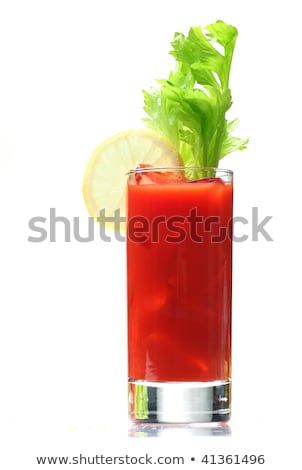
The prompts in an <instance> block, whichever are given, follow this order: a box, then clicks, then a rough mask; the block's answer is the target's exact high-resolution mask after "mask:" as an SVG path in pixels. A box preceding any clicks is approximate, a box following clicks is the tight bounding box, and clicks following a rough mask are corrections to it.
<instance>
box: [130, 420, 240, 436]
mask: <svg viewBox="0 0 302 470" xmlns="http://www.w3.org/2000/svg"><path fill="white" fill-rule="evenodd" d="M231 434H232V432H231V428H230V426H229V425H228V424H226V423H215V424H206V425H205V424H150V423H149V424H146V423H131V426H130V428H129V437H173V436H174V437H180V436H181V437H188V436H193V437H194V436H219V437H220V436H231Z"/></svg>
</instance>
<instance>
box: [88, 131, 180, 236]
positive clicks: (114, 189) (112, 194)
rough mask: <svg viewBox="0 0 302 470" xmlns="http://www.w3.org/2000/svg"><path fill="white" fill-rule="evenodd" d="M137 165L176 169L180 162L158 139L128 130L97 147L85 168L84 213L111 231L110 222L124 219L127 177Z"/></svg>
mask: <svg viewBox="0 0 302 470" xmlns="http://www.w3.org/2000/svg"><path fill="white" fill-rule="evenodd" d="M138 164H149V165H152V166H155V167H159V166H177V165H181V158H180V156H179V155H178V153H177V151H176V150H175V149H173V148H172V147H171V145H170V144H169V143H168V142H166V141H165V140H164V139H163V138H162V137H161V136H158V135H157V134H155V133H153V132H149V131H145V130H129V131H124V132H120V133H118V134H116V135H114V136H112V137H111V138H109V139H108V140H106V141H105V142H103V143H102V144H100V145H99V146H98V147H97V148H96V149H95V150H94V152H93V154H92V156H91V158H90V160H89V162H88V164H87V168H86V171H85V175H84V181H83V196H84V201H85V204H86V207H87V210H88V212H89V214H90V215H91V216H92V217H94V218H95V219H97V220H98V221H101V222H103V223H105V225H106V226H107V227H109V228H114V220H116V219H114V218H116V217H119V218H121V219H122V218H124V217H125V216H126V186H127V173H128V172H129V171H130V170H133V169H135V167H136V166H137V165H138ZM100 213H102V217H101V220H100V219H99V217H100ZM104 215H105V221H104V217H103V216H104ZM119 226H120V228H122V229H124V228H125V222H124V221H122V222H121V221H119Z"/></svg>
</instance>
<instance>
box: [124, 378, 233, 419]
mask: <svg viewBox="0 0 302 470" xmlns="http://www.w3.org/2000/svg"><path fill="white" fill-rule="evenodd" d="M230 416H231V382H230V380H228V381H215V382H145V381H142V380H132V379H129V418H130V419H131V420H132V421H135V422H145V423H210V422H225V421H228V420H229V419H230Z"/></svg>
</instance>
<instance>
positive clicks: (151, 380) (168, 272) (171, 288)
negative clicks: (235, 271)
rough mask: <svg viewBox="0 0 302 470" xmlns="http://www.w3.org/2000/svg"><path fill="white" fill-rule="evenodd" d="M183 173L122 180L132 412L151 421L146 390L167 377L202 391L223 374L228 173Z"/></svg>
mask: <svg viewBox="0 0 302 470" xmlns="http://www.w3.org/2000/svg"><path fill="white" fill-rule="evenodd" d="M186 171H188V170H186ZM195 171H196V170H195ZM182 173H184V172H182V171H179V170H178V171H177V172H176V173H175V174H176V177H174V176H173V174H172V173H171V172H170V171H169V172H167V171H166V172H162V171H154V170H153V171H151V170H149V172H147V171H146V170H141V172H140V171H137V172H136V173H134V174H132V175H131V176H130V178H129V182H128V206H127V207H128V212H127V220H128V222H127V223H128V231H127V266H128V365H129V369H128V372H129V381H130V384H131V385H130V402H131V400H132V405H133V403H134V405H133V406H132V408H131V411H130V415H131V417H132V418H133V419H135V418H137V417H138V418H139V419H140V418H141V419H149V420H153V418H154V417H153V418H152V410H150V402H154V401H155V402H158V396H157V397H156V396H155V397H154V394H155V395H160V393H162V392H159V393H158V391H159V390H160V388H161V387H165V385H166V387H165V389H167V385H171V384H173V383H174V384H177V385H179V384H183V385H184V387H185V388H186V390H187V389H188V388H190V386H191V384H192V383H194V384H193V386H194V388H195V389H196V385H198V384H199V385H200V387H201V388H203V387H204V388H206V389H207V394H208V392H209V390H208V388H209V387H211V384H214V383H215V384H216V385H217V384H218V383H219V384H223V385H225V384H229V383H230V376H231V372H230V367H231V364H230V361H231V283H232V278H231V276H232V272H231V265H232V241H231V220H232V200H233V187H232V174H231V172H227V171H224V170H217V171H215V176H214V177H212V176H211V177H208V176H205V175H207V174H208V173H207V172H205V171H203V170H200V172H199V173H200V174H198V171H196V176H195V178H196V179H194V180H187V179H186V177H185V176H183V174H182ZM212 173H213V172H212ZM171 175H172V176H171ZM202 176H203V177H202ZM133 384H138V390H135V385H133ZM131 386H132V389H131ZM133 387H134V388H133ZM142 387H146V388H145V389H144V388H142ZM152 389H154V390H153V391H152ZM173 393H174V392H173ZM219 393H220V392H219ZM223 393H224V392H223ZM135 394H136V396H135ZM138 394H139V395H140V397H138V396H137V395H138ZM195 394H196V392H195ZM151 395H152V396H151ZM227 395H228V393H227ZM226 400H227V401H229V396H227V397H224V396H220V401H221V403H222V404H223V405H225V403H226ZM194 401H195V402H196V396H195V397H194ZM138 403H140V405H138ZM157 404H158V403H157ZM152 406H153V408H154V406H155V408H156V403H155V405H154V403H153V405H152ZM152 406H151V408H152ZM211 406H212V405H211ZM219 406H220V405H219ZM135 407H136V408H137V407H142V408H144V407H145V408H146V409H145V410H144V409H140V410H135ZM228 408H229V403H228ZM153 411H154V410H153ZM161 411H162V413H163V415H164V410H161ZM216 411H217V410H216ZM194 413H195V412H194ZM207 413H208V410H207ZM155 414H157V415H158V412H157V413H155ZM216 414H217V413H216ZM218 414H219V413H218ZM195 415H196V413H195ZM197 415H198V419H197V420H198V421H202V419H201V416H200V413H198V412H197ZM159 418H160V417H159V416H157V418H156V420H160V419H159ZM207 418H208V415H207ZM163 420H165V419H163ZM189 420H192V421H194V419H193V418H192V417H191V418H190V419H189ZM208 420H209V419H206V421H208ZM212 420H215V419H212Z"/></svg>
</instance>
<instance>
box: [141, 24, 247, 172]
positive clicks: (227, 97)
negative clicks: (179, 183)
mask: <svg viewBox="0 0 302 470" xmlns="http://www.w3.org/2000/svg"><path fill="white" fill-rule="evenodd" d="M236 38H237V29H236V28H234V27H233V26H230V25H227V24H226V23H224V22H223V21H217V22H216V23H214V24H211V25H208V26H207V27H206V28H204V29H202V28H201V27H193V28H191V29H190V31H189V34H188V36H187V37H186V36H184V35H183V34H182V33H176V34H175V36H174V41H173V42H172V46H173V50H172V51H171V54H172V55H173V56H174V58H175V59H176V67H175V69H174V70H173V71H171V72H170V74H169V78H168V79H167V80H159V81H158V85H159V86H158V87H153V88H151V90H150V91H149V92H147V91H144V92H143V93H144V110H145V112H146V114H147V116H148V117H146V118H144V121H145V122H146V124H147V126H148V127H150V128H151V129H153V130H154V131H156V132H157V133H159V134H162V135H163V136H165V137H166V138H167V139H168V140H169V141H170V142H171V144H172V145H174V147H175V148H176V149H177V150H178V152H179V153H180V154H181V156H182V158H183V162H184V164H185V165H187V166H188V165H200V166H215V167H216V166H218V162H219V160H220V159H221V158H223V157H224V156H225V155H227V154H228V153H230V152H233V151H235V150H243V149H244V148H246V146H247V144H248V139H243V140H242V139H239V138H238V137H233V136H231V132H232V131H233V130H234V129H235V128H236V127H237V125H238V120H236V119H235V120H233V121H231V122H229V123H228V122H227V120H226V118H225V115H226V112H227V111H228V109H229V108H230V107H231V105H232V97H231V92H230V89H229V86H228V84H229V76H230V69H231V62H232V57H233V52H234V47H235V43H236Z"/></svg>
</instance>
